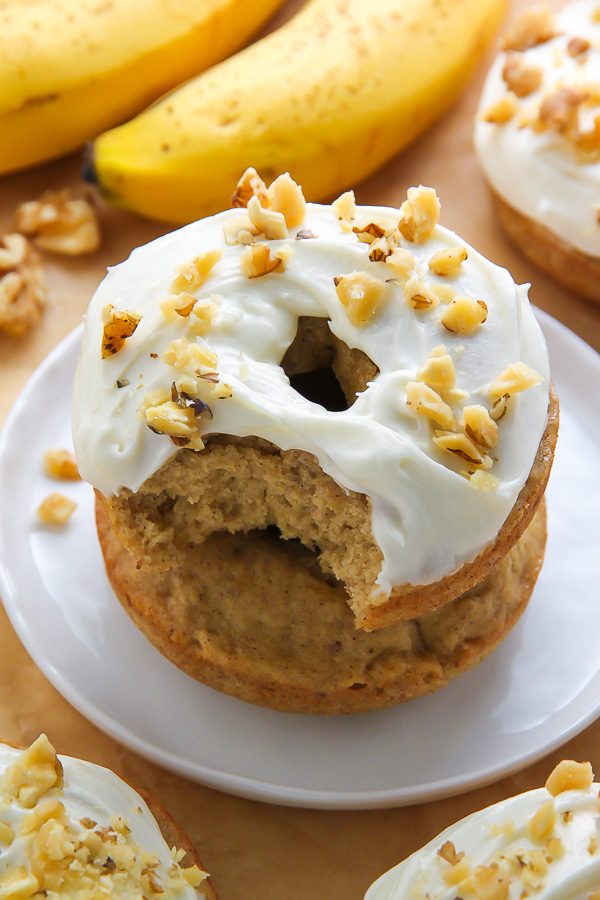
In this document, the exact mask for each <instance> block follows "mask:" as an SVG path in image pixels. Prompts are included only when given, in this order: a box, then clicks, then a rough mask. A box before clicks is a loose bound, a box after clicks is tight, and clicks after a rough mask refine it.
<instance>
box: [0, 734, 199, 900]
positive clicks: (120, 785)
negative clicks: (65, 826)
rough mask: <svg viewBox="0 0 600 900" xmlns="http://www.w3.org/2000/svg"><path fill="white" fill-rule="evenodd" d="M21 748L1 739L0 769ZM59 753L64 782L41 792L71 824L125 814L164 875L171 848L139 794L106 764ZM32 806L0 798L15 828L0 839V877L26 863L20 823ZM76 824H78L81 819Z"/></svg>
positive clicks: (186, 894) (189, 899)
mask: <svg viewBox="0 0 600 900" xmlns="http://www.w3.org/2000/svg"><path fill="white" fill-rule="evenodd" d="M22 752H23V751H21V750H17V749H15V748H13V747H9V746H7V745H6V744H0V774H2V773H3V772H5V770H6V769H7V768H8V767H9V766H11V765H12V764H13V763H14V762H15V761H16V760H17V758H18V757H19V756H21V754H22ZM58 759H59V760H60V762H61V764H62V767H63V776H64V785H63V787H62V788H52V789H51V790H49V791H47V792H46V793H45V795H44V797H45V798H54V797H55V798H57V799H58V800H60V802H61V803H62V804H63V806H64V808H65V811H66V814H67V816H68V818H69V821H70V822H71V823H73V824H74V825H75V826H78V823H80V821H81V819H84V818H89V819H92V820H93V821H94V822H96V823H97V824H98V826H100V827H104V828H109V829H110V828H111V822H110V817H111V816H115V815H116V816H120V817H121V818H123V819H125V820H126V821H127V825H128V826H129V828H130V829H131V838H132V840H133V842H134V843H135V844H137V845H138V846H139V847H140V848H143V850H145V851H147V852H148V853H151V854H154V855H155V856H157V857H158V859H159V861H160V868H158V869H157V870H156V872H157V874H158V875H159V876H160V877H164V876H166V875H167V873H168V871H169V868H170V867H171V866H172V864H173V859H172V857H171V852H170V849H169V847H168V845H167V843H166V841H165V839H164V838H163V836H162V834H161V832H160V828H159V827H158V824H157V822H156V819H155V818H154V816H153V815H152V813H151V812H150V810H149V809H148V807H147V805H146V803H145V802H144V800H143V799H142V798H141V797H140V795H139V794H138V793H137V792H136V791H134V790H133V788H131V787H129V785H128V784H125V782H124V781H122V780H121V779H120V778H119V777H118V776H117V775H115V773H114V772H111V771H110V770H109V769H105V768H103V767H102V766H97V765H95V764H94V763H90V762H85V761H83V760H80V759H73V758H71V757H69V756H59V757H58ZM31 812H32V811H31V809H30V808H25V807H24V806H23V805H22V804H21V803H20V801H19V800H18V799H17V798H14V799H13V798H11V800H10V803H7V804H3V803H2V802H0V822H2V823H3V824H6V825H9V826H10V827H11V828H12V830H13V832H14V838H13V839H12V842H11V843H10V845H6V844H4V843H2V845H1V850H0V879H2V876H3V875H5V873H8V872H10V871H13V870H14V869H16V868H17V867H20V866H23V867H25V869H27V870H28V869H29V854H28V850H27V840H26V839H25V838H24V837H23V835H22V833H21V829H20V826H21V822H22V820H23V818H24V817H25V816H28V815H30V814H31ZM78 830H79V831H81V830H82V828H81V826H80V825H79V828H78ZM177 897H178V900H198V893H197V891H196V890H195V889H194V888H193V887H191V885H185V884H182V885H181V886H180V888H179V889H178V890H177Z"/></svg>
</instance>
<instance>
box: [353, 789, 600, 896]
mask: <svg viewBox="0 0 600 900" xmlns="http://www.w3.org/2000/svg"><path fill="white" fill-rule="evenodd" d="M599 787H600V786H599V785H598V784H593V785H592V786H591V787H590V788H589V789H588V790H580V791H565V792H564V793H562V794H559V796H558V797H556V798H555V808H556V823H555V825H554V827H553V830H552V835H553V837H554V838H557V839H559V840H560V842H561V843H562V849H563V850H564V855H562V856H560V855H558V858H556V859H554V860H553V861H549V859H547V860H546V862H547V871H546V872H545V874H542V875H540V877H539V880H540V882H541V885H540V887H538V888H537V889H533V888H532V887H531V885H528V884H527V883H526V876H525V878H523V877H522V875H520V874H519V868H520V866H519V864H518V863H517V865H516V866H515V865H514V864H513V865H511V858H512V859H514V860H515V861H516V858H517V854H518V855H519V856H521V858H522V859H525V860H526V859H527V856H526V855H524V854H523V851H525V854H527V853H528V852H529V851H531V850H536V851H538V852H539V851H540V850H542V851H544V855H546V854H547V849H546V839H543V840H539V841H538V840H536V841H533V840H532V839H531V837H530V835H529V831H528V829H527V825H528V823H529V822H530V821H531V819H532V818H533V816H534V815H535V814H536V813H537V811H538V810H539V809H540V808H541V807H542V806H544V804H546V803H548V802H549V801H550V799H551V798H550V794H549V793H548V791H547V790H546V788H540V789H539V790H536V791H529V792H528V793H526V794H519V795H518V796H516V797H511V798H510V799H509V800H504V801H502V802H501V803H497V804H495V805H494V806H490V807H488V808H487V809H484V810H481V811H480V812H476V813H474V814H473V815H471V816H468V817H467V818H466V819H463V820H462V821H461V822H458V823H457V824H456V825H452V826H451V827H450V828H447V829H446V831H444V832H442V834H440V835H439V836H438V837H436V838H435V839H434V840H433V841H431V842H430V843H429V844H427V846H425V847H423V848H422V849H421V850H418V851H417V852H416V853H413V855H412V856H409V857H408V859H406V860H404V862H402V863H400V865H398V866H396V867H395V868H393V869H390V871H389V872H386V874H385V875H382V877H381V878H379V879H378V880H377V881H376V882H375V883H374V884H373V885H371V887H370V888H369V890H368V891H367V893H366V896H365V900H407V898H409V897H410V898H412V900H424V898H425V897H426V896H427V897H429V900H455V898H456V897H457V896H463V894H464V893H467V894H468V896H469V897H470V896H476V895H475V894H472V891H467V892H465V891H463V892H462V893H461V889H460V885H457V884H454V885H450V884H448V883H447V882H446V881H445V880H444V878H443V873H444V872H447V871H448V869H449V868H450V866H449V863H448V862H446V861H445V860H443V859H442V858H441V857H440V856H438V850H439V849H440V848H441V847H442V846H443V844H445V842H446V841H451V842H452V844H453V845H454V849H455V850H456V852H457V853H461V852H464V853H465V854H466V856H465V858H466V859H467V860H468V861H469V866H470V868H471V869H474V868H475V867H477V866H490V864H492V863H497V864H499V865H501V866H504V867H506V866H507V861H508V867H507V869H506V871H507V872H508V873H509V889H508V895H507V900H520V898H521V897H523V895H524V893H523V892H524V891H527V894H526V895H525V896H527V895H529V894H530V895H531V896H533V897H535V898H536V900H588V898H589V897H590V892H591V891H593V890H598V887H599V886H600V849H598V847H599V846H600V811H599V809H598V789H599ZM568 813H571V814H572V815H568ZM513 826H514V828H513ZM548 856H549V855H548ZM542 868H543V863H542ZM536 880H537V879H536ZM505 881H506V879H505Z"/></svg>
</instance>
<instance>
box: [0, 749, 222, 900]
mask: <svg viewBox="0 0 600 900" xmlns="http://www.w3.org/2000/svg"><path fill="white" fill-rule="evenodd" d="M183 855H184V853H183V851H176V850H175V848H174V849H173V851H171V850H170V849H169V847H168V846H167V844H166V842H165V840H164V838H163V837H162V834H161V832H160V829H159V827H158V825H157V823H156V820H155V819H154V817H153V816H152V814H151V812H150V810H149V809H148V807H147V806H146V804H145V803H144V801H143V800H142V798H141V797H140V796H139V794H137V793H136V792H135V791H134V790H132V788H130V787H129V786H128V785H126V784H125V783H124V782H123V781H121V779H120V778H118V777H117V776H116V775H115V774H114V773H113V772H110V771H109V770H108V769H104V768H102V767H101V766H96V765H93V764H92V763H88V762H83V761H81V760H78V759H70V758H69V757H63V756H61V757H60V758H58V757H57V756H56V754H55V752H54V749H53V748H52V746H51V744H50V743H49V741H48V739H47V738H46V737H45V735H42V736H41V737H40V738H38V740H37V741H35V743H34V744H32V745H31V747H29V749H28V750H25V751H20V750H16V749H14V748H13V747H9V746H8V745H6V744H0V897H3V898H7V900H10V898H18V900H27V898H28V897H32V896H33V895H35V896H36V897H38V896H40V897H41V896H48V897H55V898H58V897H61V898H77V900H92V898H96V897H99V896H100V895H102V896H107V897H113V898H124V900H133V898H135V897H142V896H144V897H152V896H159V895H160V897H161V898H162V900H198V897H199V896H200V895H201V894H202V891H201V890H200V891H197V890H196V887H197V886H198V885H200V884H201V882H202V881H203V880H204V879H205V878H206V873H204V872H201V871H200V870H199V869H198V867H197V866H192V867H191V868H188V869H183V868H182V867H181V866H180V865H179V860H180V859H181V858H182V857H183Z"/></svg>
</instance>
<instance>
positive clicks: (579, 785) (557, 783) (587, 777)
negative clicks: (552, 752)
mask: <svg viewBox="0 0 600 900" xmlns="http://www.w3.org/2000/svg"><path fill="white" fill-rule="evenodd" d="M593 781H594V773H593V771H592V767H591V765H590V763H589V762H583V763H578V762H574V761H573V760H572V759H563V761H562V762H560V763H559V764H558V765H557V766H556V768H555V769H554V770H553V771H552V772H551V773H550V776H549V777H548V780H547V782H546V790H547V791H548V793H549V794H552V796H553V797H557V796H558V795H559V794H562V793H563V791H587V790H588V788H590V787H591V786H592V783H593Z"/></svg>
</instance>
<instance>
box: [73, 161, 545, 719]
mask: <svg viewBox="0 0 600 900" xmlns="http://www.w3.org/2000/svg"><path fill="white" fill-rule="evenodd" d="M234 201H235V203H236V204H237V205H238V206H242V207H243V208H242V209H241V210H240V209H236V210H234V211H231V212H226V213H222V214H220V215H218V216H215V217H212V218H210V219H206V220H203V221H201V222H198V223H195V224H193V225H191V226H187V227H186V228H184V229H181V230H180V231H178V232H175V233H173V234H171V235H167V236H165V237H164V238H161V239H159V240H158V241H155V242H153V243H152V244H150V245H148V246H147V247H145V248H139V249H138V250H137V251H134V253H133V254H132V257H131V258H130V260H129V261H127V262H125V263H123V264H121V265H120V266H118V267H117V268H116V269H114V270H112V271H111V272H110V273H109V275H108V276H107V278H106V279H105V281H104V282H103V283H102V285H101V286H100V288H99V289H98V291H97V293H96V295H95V297H94V298H93V300H92V303H91V305H90V309H89V311H88V314H87V320H86V330H85V334H84V338H83V343H82V352H81V356H80V361H79V367H78V373H77V376H76V383H75V394H74V413H73V431H74V441H75V449H76V454H77V458H78V464H79V468H80V472H81V474H82V476H83V477H84V478H85V479H86V480H88V481H89V482H90V483H91V484H93V485H94V487H95V488H96V489H97V492H98V497H99V504H100V512H99V521H100V522H101V536H102V545H103V550H104V552H105V558H106V557H107V555H108V554H109V544H110V558H111V560H112V561H113V562H114V560H115V559H116V558H117V556H118V553H119V548H121V546H122V548H123V550H124V551H127V552H128V553H129V554H130V555H131V557H132V558H133V559H134V560H135V565H136V566H137V567H139V571H140V572H142V573H145V575H144V579H143V580H137V581H136V582H135V587H133V586H132V583H130V582H128V583H127V584H128V586H127V588H126V589H125V588H124V587H123V585H124V584H125V578H124V576H123V573H124V572H125V570H126V568H127V565H126V564H125V563H123V564H122V565H121V564H119V567H118V569H119V572H120V576H119V578H118V579H117V576H116V574H115V573H116V571H117V567H116V563H115V564H114V565H113V562H110V563H109V564H108V566H107V570H108V574H109V577H110V578H111V581H112V582H113V586H115V589H116V591H117V594H118V595H119V597H120V599H121V600H122V601H123V602H124V604H125V606H126V608H127V609H128V610H129V611H130V612H132V610H133V609H134V607H135V608H136V609H137V613H135V614H134V618H136V621H137V622H138V624H140V625H141V613H140V610H141V608H142V605H143V604H141V605H140V604H139V603H136V604H134V603H132V602H131V591H134V592H135V593H136V594H137V595H138V596H139V595H140V594H141V593H143V592H144V590H148V591H149V594H153V593H154V592H153V591H150V586H151V585H152V584H156V586H157V588H156V589H157V591H158V592H159V593H161V592H162V593H161V596H162V597H163V601H164V600H165V594H164V590H165V588H164V585H165V584H167V583H169V584H170V585H171V588H170V589H174V587H173V585H174V584H175V580H174V578H175V576H174V575H173V573H174V572H183V571H185V572H186V578H187V577H188V576H189V573H190V572H191V571H192V569H193V566H198V565H201V566H202V567H204V568H205V570H206V573H207V576H206V577H207V578H208V579H209V580H210V579H215V581H217V580H220V579H221V578H222V565H221V564H217V563H216V562H215V554H216V556H219V554H220V556H219V558H225V557H224V556H223V554H225V555H227V554H230V555H231V554H232V553H234V550H233V549H232V548H238V549H237V550H236V551H235V552H240V550H239V547H241V546H243V542H244V541H246V540H247V541H253V540H254V537H256V536H257V535H256V534H255V533H256V532H258V533H259V534H258V537H260V536H261V533H263V532H265V531H269V532H270V540H269V541H268V542H267V543H266V544H265V543H264V542H263V544H260V546H261V547H262V548H263V549H261V558H263V557H264V558H265V559H268V557H269V555H270V556H271V557H272V565H274V566H280V561H279V560H280V559H281V560H286V559H287V560H288V562H286V563H285V565H286V566H288V568H289V570H290V577H291V579H292V581H293V578H295V576H293V577H292V575H293V572H294V571H295V570H294V566H295V565H296V564H295V563H294V564H292V562H291V560H292V557H291V556H289V555H287V554H286V548H285V547H284V548H283V549H282V553H283V556H281V557H280V556H278V551H277V552H276V547H277V543H276V539H275V538H276V537H277V538H278V539H279V540H280V541H283V543H287V542H294V543H300V544H301V545H302V546H303V547H304V548H305V551H308V552H310V553H311V554H312V556H313V559H314V564H315V565H314V567H312V568H314V569H316V570H318V571H319V573H320V575H319V577H320V578H321V579H322V580H324V582H325V583H327V582H332V583H334V585H333V586H335V589H336V590H337V594H336V596H338V597H342V596H343V597H344V600H345V602H347V604H348V605H349V606H350V608H351V610H352V613H353V616H354V622H355V624H356V625H357V626H358V627H361V628H362V629H364V630H367V631H369V630H373V629H379V628H386V627H388V626H394V625H396V624H397V623H400V622H404V621H406V622H408V621H409V620H414V619H416V618H417V617H421V616H423V615H425V614H427V613H430V612H433V611H434V610H436V609H438V608H439V607H441V606H443V605H444V604H446V603H448V602H449V601H451V600H454V599H456V598H457V597H459V596H460V595H462V594H464V593H465V592H466V591H469V590H470V589H471V588H473V587H475V586H476V585H477V584H479V582H481V581H483V579H484V578H486V576H487V575H488V573H490V572H491V571H492V570H493V567H494V566H495V565H497V564H498V563H499V561H500V560H502V559H503V558H504V557H506V556H507V554H509V553H510V551H511V548H513V547H514V546H515V544H516V543H517V542H518V541H519V539H520V538H521V536H522V535H523V533H524V532H525V530H526V528H527V527H528V525H529V524H530V523H531V521H532V518H533V516H534V514H535V512H536V510H537V509H538V507H539V504H540V502H541V500H542V497H543V493H544V489H545V486H546V482H547V479H548V475H549V472H550V468H551V464H552V457H553V451H554V445H555V441H556V433H557V428H558V403H557V400H556V396H555V394H554V392H553V391H552V390H551V385H550V379H549V370H548V358H547V352H546V348H545V344H544V341H543V338H542V336H541V332H540V330H539V327H538V325H537V323H536V321H535V319H534V317H533V314H532V311H531V309H530V307H529V304H528V301H527V295H526V289H525V288H517V286H516V285H515V284H514V282H513V281H512V279H511V277H510V275H509V274H508V272H506V271H505V270H503V269H500V268H498V267H496V266H494V265H493V264H492V263H490V262H489V261H488V260H485V259H484V258H483V257H482V256H481V255H480V254H478V253H477V252H476V251H475V250H473V249H472V248H469V247H467V246H466V245H465V244H464V243H463V242H462V241H461V240H460V239H459V238H458V237H457V236H456V235H454V234H452V233H451V232H449V231H447V230H446V229H443V228H441V227H440V226H439V225H438V224H437V221H438V216H439V201H438V199H437V196H436V195H435V192H434V191H433V190H432V189H430V188H423V187H420V188H411V189H410V190H409V192H408V197H407V200H406V202H405V203H404V204H403V206H402V208H401V210H400V211H398V210H393V209H389V208H372V207H371V208H356V207H355V204H354V198H353V195H351V194H346V195H343V196H342V197H341V198H339V199H338V200H337V201H336V202H335V203H334V204H332V205H331V206H317V205H313V204H309V205H308V206H305V204H304V198H303V197H302V193H301V191H300V189H299V188H298V186H297V185H295V184H294V182H292V180H291V179H290V178H289V176H281V177H280V178H278V179H277V180H276V181H275V182H274V183H273V185H271V187H270V188H269V189H268V191H267V189H266V187H265V185H264V184H263V183H262V181H261V180H260V179H259V178H258V176H257V174H256V173H255V172H254V170H248V172H247V173H246V174H245V175H244V177H243V178H242V180H241V182H240V184H239V186H238V189H237V191H236V194H235V195H234ZM186 260H188V262H186ZM109 531H112V532H113V533H114V537H115V542H114V543H113V542H112V541H110V542H109V536H108V535H109ZM273 532H276V535H275V536H274V535H273ZM225 534H228V535H238V536H239V540H236V541H233V542H231V541H229V542H228V541H222V540H221V537H222V536H223V535H225ZM251 545H252V546H254V545H253V544H250V543H249V544H248V547H250V546H251ZM529 546H531V544H529ZM222 548H225V549H222ZM213 549H214V550H215V554H213V552H212V550H213ZM217 550H218V553H217ZM538 551H539V547H538V550H537V551H535V552H534V553H533V557H534V558H535V559H538V560H539V555H540V554H539V552H538ZM265 554H266V556H265ZM184 557H185V559H184ZM192 558H193V560H194V562H193V566H192V568H190V566H188V561H189V560H191V559H192ZM201 559H202V560H204V561H203V562H201ZM180 561H181V566H182V567H181V568H180V567H179V562H180ZM536 565H537V563H536V564H535V565H534V568H535V567H536ZM219 566H221V568H219ZM161 571H162V572H163V573H165V579H166V580H165V579H161V576H160V574H159V573H160V572H161ZM236 571H237V570H236ZM263 572H264V581H263V588H262V589H264V592H265V594H264V597H266V596H267V595H270V594H271V593H272V589H273V586H272V584H271V583H270V582H269V579H268V565H267V564H266V563H265V565H264V566H263ZM211 573H212V574H211ZM121 576H123V577H121ZM171 576H173V577H171ZM127 577H129V576H127ZM177 577H179V576H177ZM117 581H118V583H117ZM204 582H205V579H204V580H203V584H204V587H203V591H207V590H208V587H207V584H206V583H204ZM290 583H292V582H290ZM159 584H161V585H162V587H161V588H159V587H158V585H159ZM144 586H145V587H144ZM217 587H218V586H217ZM262 589H261V588H260V587H259V585H258V584H257V583H256V582H254V588H253V590H255V591H257V590H262ZM232 590H233V588H232ZM235 590H236V594H235V596H236V597H239V587H238V588H236V589H235ZM286 591H287V595H289V593H290V591H289V587H288V588H285V589H284V591H283V593H284V594H285V593H286ZM124 593H125V594H126V596H124ZM184 593H186V596H187V598H188V600H190V598H191V594H190V592H189V591H184ZM209 593H210V591H209ZM518 593H519V594H520V595H522V594H523V592H518ZM525 593H527V592H525ZM246 594H247V592H246ZM264 597H263V600H264ZM234 599H235V598H234ZM259 599H260V598H259ZM186 602H187V601H186ZM190 602H193V601H191V600H190ZM215 602H216V601H215ZM219 602H224V599H223V597H221V600H220V601H219ZM239 602H240V606H241V605H242V601H241V600H240V601H239ZM152 605H153V600H151V599H150V598H149V602H148V605H147V607H146V608H145V615H147V616H148V629H150V630H151V629H153V628H154V627H155V626H156V627H157V628H158V629H159V630H160V628H162V627H164V622H163V623H162V625H160V626H159V625H158V624H157V621H158V620H157V614H156V610H155V611H152V609H151V607H152ZM234 605H235V604H234ZM132 614H133V613H132ZM231 614H232V615H233V607H231ZM240 614H241V613H240ZM315 614H316V612H315ZM509 618H510V617H509ZM351 620H352V619H351ZM351 620H350V621H351ZM274 627H275V626H274ZM315 627H318V622H315ZM148 629H146V631H147V633H148ZM277 629H279V630H280V629H281V625H280V624H278V625H277V626H276V630H277ZM235 631H236V627H235V623H232V624H231V633H232V634H233V633H235ZM149 636H150V635H149ZM151 639H153V640H155V643H157V645H161V643H163V644H164V641H163V638H162V637H161V635H160V634H157V635H155V637H154V638H152V637H151ZM190 639H191V638H190ZM488 644H489V641H488ZM165 647H166V645H165V646H163V649H165ZM166 652H167V655H170V658H174V656H176V657H177V660H176V661H177V662H178V664H182V656H181V654H180V653H179V652H177V653H175V651H174V648H173V647H171V648H170V649H168V650H166ZM172 653H173V654H174V656H173V655H171V654H172ZM193 665H194V666H195V663H194V664H193ZM257 665H258V663H257ZM360 665H361V663H360V662H357V666H358V668H360ZM192 667H193V666H192V664H190V665H189V666H188V667H187V670H188V671H190V670H191V668H192ZM450 668H451V666H450ZM196 677H200V678H201V674H200V673H199V669H198V666H196ZM219 677H221V676H219ZM344 677H345V676H344ZM201 680H202V679H201ZM216 680H218V679H215V678H213V679H212V682H211V683H214V682H215V681H216ZM439 680H440V681H441V682H443V680H444V679H443V678H440V679H439ZM361 683H362V682H361ZM228 689H229V688H228ZM252 690H254V688H253V689H252ZM404 690H405V689H404V688H402V689H399V688H398V689H397V690H396V696H397V697H399V696H400V695H401V694H402V691H404ZM374 693H375V694H376V691H375V692H374ZM405 693H407V694H408V693H410V691H405ZM365 696H366V695H365ZM259 702H260V701H259ZM278 702H279V703H280V704H281V703H285V701H282V700H278ZM302 702H304V701H302ZM307 702H308V701H307ZM310 702H312V701H310ZM357 702H358V701H357ZM383 702H384V701H381V700H380V701H378V703H379V705H382V704H383ZM392 702H397V701H392ZM335 703H337V701H335V702H334V701H333V700H332V705H335ZM326 705H327V704H326V703H325V704H324V706H326Z"/></svg>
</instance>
